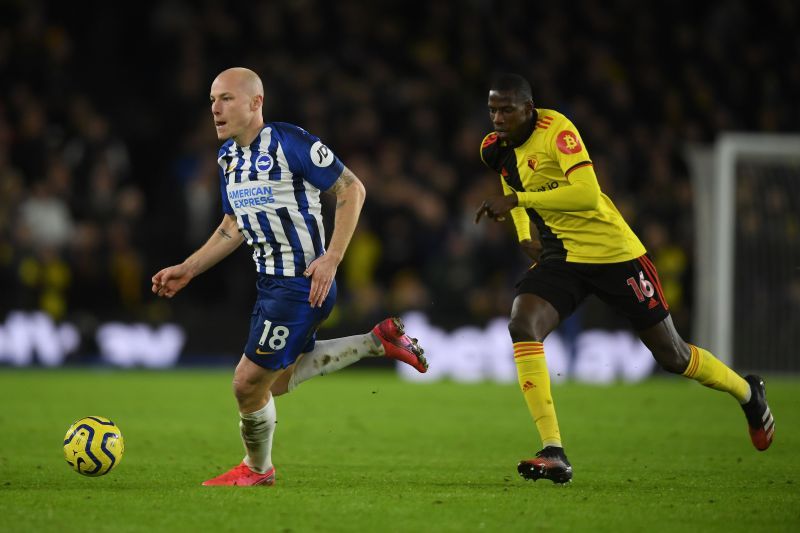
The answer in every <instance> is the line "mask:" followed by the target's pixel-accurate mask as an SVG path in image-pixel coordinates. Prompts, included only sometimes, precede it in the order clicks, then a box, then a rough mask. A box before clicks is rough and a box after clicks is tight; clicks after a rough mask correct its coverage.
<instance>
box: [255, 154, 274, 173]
mask: <svg viewBox="0 0 800 533" xmlns="http://www.w3.org/2000/svg"><path fill="white" fill-rule="evenodd" d="M272 165H273V159H272V156H271V155H269V154H260V155H259V156H258V157H257V158H256V170H257V171H259V172H269V171H270V169H271V168H272Z"/></svg>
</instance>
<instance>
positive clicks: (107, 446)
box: [64, 416, 125, 477]
mask: <svg viewBox="0 0 800 533" xmlns="http://www.w3.org/2000/svg"><path fill="white" fill-rule="evenodd" d="M123 453H125V441H124V440H123V439H122V432H121V431H120V430H119V428H118V427H117V425H116V424H115V423H114V422H112V421H111V420H109V419H107V418H103V417H102V416H87V417H86V418H81V419H80V420H78V421H77V422H75V423H74V424H72V425H71V426H70V427H69V429H68V430H67V434H66V435H64V458H65V459H66V460H67V464H69V466H70V467H72V469H73V470H75V471H76V472H77V473H79V474H81V475H84V476H91V477H96V476H103V475H105V474H108V473H109V472H110V471H111V470H112V469H113V468H114V467H115V466H117V465H118V464H119V462H120V460H121V459H122V454H123Z"/></svg>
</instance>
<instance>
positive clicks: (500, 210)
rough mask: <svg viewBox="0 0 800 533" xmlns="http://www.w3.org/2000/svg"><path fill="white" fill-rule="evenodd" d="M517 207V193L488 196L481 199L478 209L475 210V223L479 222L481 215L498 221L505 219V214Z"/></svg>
mask: <svg viewBox="0 0 800 533" xmlns="http://www.w3.org/2000/svg"><path fill="white" fill-rule="evenodd" d="M515 207H517V195H516V194H507V195H505V196H501V195H496V196H490V197H489V198H487V199H486V200H484V201H483V203H482V204H481V206H480V207H479V208H478V211H476V212H475V223H476V224H477V223H478V222H480V220H481V217H482V216H483V215H486V216H487V217H489V218H492V219H494V220H496V221H498V222H502V221H503V220H505V219H506V217H505V215H506V213H508V212H509V211H511V210H512V209H514V208H515Z"/></svg>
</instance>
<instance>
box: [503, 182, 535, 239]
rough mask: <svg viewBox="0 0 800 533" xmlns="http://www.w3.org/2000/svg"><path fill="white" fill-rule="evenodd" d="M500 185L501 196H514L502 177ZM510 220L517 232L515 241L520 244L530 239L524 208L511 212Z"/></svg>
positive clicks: (529, 226) (528, 223)
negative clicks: (501, 187) (501, 186)
mask: <svg viewBox="0 0 800 533" xmlns="http://www.w3.org/2000/svg"><path fill="white" fill-rule="evenodd" d="M500 183H501V184H502V185H503V194H506V195H509V194H514V189H512V188H511V187H510V186H509V185H508V183H506V180H505V179H503V177H502V176H501V177H500ZM511 220H513V221H514V228H516V230H517V239H518V240H519V241H520V242H522V241H526V240H529V239H530V238H531V219H530V218H529V217H528V213H526V212H525V208H524V207H515V208H514V209H512V210H511Z"/></svg>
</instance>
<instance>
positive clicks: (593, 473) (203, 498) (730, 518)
mask: <svg viewBox="0 0 800 533" xmlns="http://www.w3.org/2000/svg"><path fill="white" fill-rule="evenodd" d="M231 374H232V369H230V370H175V371H164V372H147V371H103V370H53V371H45V370H38V371H37V370H11V369H8V368H6V369H0V405H2V410H0V531H3V532H16V531H35V532H47V531H54V532H55V531H58V532H64V531H92V532H98V531H109V532H111V531H113V532H115V533H122V532H127V531H146V532H155V531H192V532H196V531H247V530H252V531H256V530H258V531H278V532H301V531H315V532H318V531H383V532H391V531H413V532H421V531H437V532H438V531H453V532H465V531H503V532H507V531H613V532H619V531H704V532H705V531H720V532H722V531H724V532H726V533H727V532H732V531H751V530H752V531H770V532H771V531H798V530H800V478H798V474H799V473H800V394H798V391H800V380H798V379H797V378H786V377H770V376H767V380H766V383H767V393H768V398H769V400H770V404H771V406H772V409H773V411H774V413H775V417H776V422H777V425H776V427H777V433H776V441H775V443H774V444H773V446H772V448H771V449H770V450H769V451H767V452H764V453H759V452H757V451H755V450H754V449H753V448H752V446H751V444H750V442H749V439H748V437H747V432H746V425H745V420H744V417H743V415H742V413H741V410H740V409H739V407H738V406H737V405H736V403H735V401H734V400H732V399H731V398H730V397H728V396H727V395H725V394H722V393H718V392H716V391H712V390H709V389H705V388H703V387H701V386H700V385H698V384H696V383H694V382H689V381H687V380H683V379H680V378H677V377H662V378H654V379H651V380H648V381H646V382H644V383H640V384H636V385H616V386H611V387H596V386H589V385H581V384H574V383H568V384H563V385H556V386H555V387H554V395H555V400H556V405H557V407H558V415H559V420H560V424H561V429H562V432H563V437H564V439H565V444H566V445H567V452H568V454H569V457H570V460H571V461H572V464H573V467H574V469H575V478H574V481H573V483H572V484H571V485H568V486H564V487H561V486H555V485H553V484H551V483H550V482H547V481H539V482H537V483H531V482H525V481H523V480H522V479H520V478H519V477H518V476H517V474H516V463H517V461H518V460H519V459H521V458H523V457H526V456H530V455H531V454H533V452H535V451H536V449H537V448H538V438H537V436H536V432H535V429H534V426H533V423H532V422H531V420H530V419H529V415H528V413H527V409H526V407H525V404H524V402H523V399H522V396H521V395H520V393H519V391H518V389H517V387H516V386H515V385H499V384H492V383H484V384H474V385H464V384H456V383H449V382H445V383H437V384H409V383H404V382H401V381H399V380H398V378H397V377H395V376H394V375H393V374H392V373H389V372H380V371H375V370H363V369H358V368H356V369H350V370H345V371H343V372H339V373H338V374H335V375H332V376H326V377H323V378H316V379H314V380H312V381H309V382H306V383H304V384H303V385H301V386H300V387H299V388H298V389H297V390H296V391H294V392H293V393H292V394H289V395H287V396H283V397H281V398H278V401H277V409H278V420H279V422H280V423H279V424H278V428H277V433H276V439H275V446H274V449H273V460H274V462H275V465H276V468H277V472H278V474H277V484H276V485H275V486H274V487H252V488H236V487H232V488H228V487H222V488H219V487H201V486H200V482H202V481H203V480H204V479H207V478H209V477H212V476H214V475H217V474H219V473H221V472H222V471H223V470H225V469H227V468H229V467H231V466H234V465H235V464H236V463H238V462H239V460H241V457H242V451H241V442H240V440H239V434H238V418H237V416H236V407H235V403H234V400H233V395H232V393H231V386H230V378H231ZM87 415H101V416H106V417H109V418H111V419H112V420H114V421H115V422H116V423H117V424H118V425H119V426H120V428H121V429H122V432H123V435H124V437H125V446H126V452H125V457H124V459H123V460H122V462H121V463H120V465H119V466H118V467H117V468H116V469H115V470H114V471H112V472H111V473H110V474H109V475H107V476H105V477H101V478H86V477H82V476H80V475H78V474H76V473H75V472H73V471H71V470H70V468H69V467H68V465H67V464H66V462H65V461H64V459H63V455H62V450H61V448H62V446H61V442H62V438H63V435H64V432H65V431H66V430H67V427H68V426H69V425H70V423H72V422H73V421H74V420H76V419H78V418H80V417H83V416H87Z"/></svg>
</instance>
